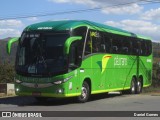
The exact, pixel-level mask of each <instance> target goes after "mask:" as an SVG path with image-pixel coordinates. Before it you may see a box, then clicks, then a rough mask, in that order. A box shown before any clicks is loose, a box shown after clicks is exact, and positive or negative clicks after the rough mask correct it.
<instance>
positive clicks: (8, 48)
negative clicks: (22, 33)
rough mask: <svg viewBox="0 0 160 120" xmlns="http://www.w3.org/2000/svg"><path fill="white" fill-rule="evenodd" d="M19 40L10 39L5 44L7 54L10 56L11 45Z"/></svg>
mask: <svg viewBox="0 0 160 120" xmlns="http://www.w3.org/2000/svg"><path fill="white" fill-rule="evenodd" d="M18 39H19V37H16V38H11V39H10V40H9V41H8V42H7V46H6V47H7V53H8V54H10V53H11V48H12V44H13V43H15V42H17V41H18Z"/></svg>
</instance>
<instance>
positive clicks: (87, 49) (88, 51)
mask: <svg viewBox="0 0 160 120" xmlns="http://www.w3.org/2000/svg"><path fill="white" fill-rule="evenodd" d="M91 49H92V41H91V39H90V32H88V35H87V39H86V44H85V51H84V55H85V56H86V55H89V54H91Z"/></svg>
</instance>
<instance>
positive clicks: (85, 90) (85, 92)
mask: <svg viewBox="0 0 160 120" xmlns="http://www.w3.org/2000/svg"><path fill="white" fill-rule="evenodd" d="M81 90H82V91H81V95H80V96H78V102H80V103H85V102H87V100H88V99H89V97H90V87H89V85H88V83H87V82H86V81H84V82H83V85H82V88H81Z"/></svg>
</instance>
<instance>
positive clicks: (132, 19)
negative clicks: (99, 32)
mask: <svg viewBox="0 0 160 120" xmlns="http://www.w3.org/2000/svg"><path fill="white" fill-rule="evenodd" d="M147 1H148V2H147ZM96 8H99V9H96ZM86 9H93V10H88V11H85V12H74V13H70V12H68V11H77V10H86ZM59 12H61V13H62V12H68V13H66V14H54V13H59ZM50 13H51V14H52V15H48V16H40V15H42V14H50ZM33 16H34V17H33ZM22 17H25V18H22ZM10 18H11V19H10ZM50 20H53V21H56V20H89V21H94V22H98V23H102V24H107V25H110V26H113V27H117V28H121V29H124V30H127V31H130V32H133V33H136V34H140V35H144V36H148V37H151V38H152V40H153V41H157V42H160V0H1V1H0V39H3V38H6V37H18V36H20V35H21V33H22V31H23V29H24V28H25V27H27V26H28V25H30V24H33V23H38V22H42V21H50Z"/></svg>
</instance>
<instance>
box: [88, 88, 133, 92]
mask: <svg viewBox="0 0 160 120" xmlns="http://www.w3.org/2000/svg"><path fill="white" fill-rule="evenodd" d="M127 89H130V87H125V88H116V89H108V90H95V91H92V92H91V94H97V93H105V92H113V91H119V90H127Z"/></svg>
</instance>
